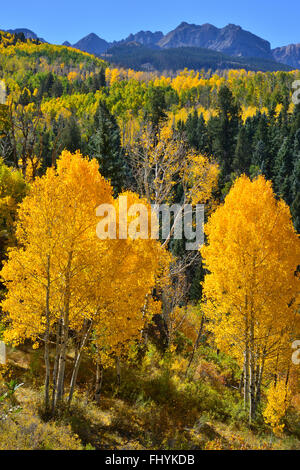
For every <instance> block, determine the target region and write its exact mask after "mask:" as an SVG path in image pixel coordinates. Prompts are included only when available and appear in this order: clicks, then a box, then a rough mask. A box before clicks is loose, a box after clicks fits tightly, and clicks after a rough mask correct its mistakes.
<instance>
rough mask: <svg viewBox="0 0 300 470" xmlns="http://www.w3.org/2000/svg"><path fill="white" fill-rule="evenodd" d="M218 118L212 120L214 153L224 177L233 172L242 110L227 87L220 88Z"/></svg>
mask: <svg viewBox="0 0 300 470" xmlns="http://www.w3.org/2000/svg"><path fill="white" fill-rule="evenodd" d="M217 110H218V117H217V118H212V119H210V124H209V128H210V134H211V138H212V142H213V149H212V150H213V152H214V154H215V155H216V157H217V158H218V160H219V162H220V164H221V165H222V169H223V177H224V176H225V177H226V176H228V175H229V174H230V173H231V171H232V161H233V156H234V150H235V142H236V136H237V133H238V127H239V120H240V108H239V105H238V104H237V103H236V102H235V100H234V97H233V95H232V92H231V91H230V90H229V88H228V87H227V86H226V85H223V86H222V87H221V88H220V91H219V93H218V100H217Z"/></svg>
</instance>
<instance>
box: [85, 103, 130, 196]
mask: <svg viewBox="0 0 300 470" xmlns="http://www.w3.org/2000/svg"><path fill="white" fill-rule="evenodd" d="M93 127H94V132H93V134H92V136H91V138H90V141H89V145H88V152H89V155H90V157H91V158H96V159H97V160H98V162H99V165H100V172H101V174H102V175H103V176H104V177H105V178H109V179H110V180H111V183H112V185H113V187H114V188H115V191H116V193H118V192H119V191H120V190H121V188H122V186H123V185H124V178H125V161H124V158H123V154H122V149H121V138H120V129H119V126H118V124H117V121H116V119H115V117H114V116H113V115H112V114H111V113H110V112H109V110H108V108H107V106H106V105H105V104H104V103H103V102H100V103H99V106H98V109H97V111H96V114H95V118H94V126H93Z"/></svg>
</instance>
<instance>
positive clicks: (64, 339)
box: [54, 252, 73, 408]
mask: <svg viewBox="0 0 300 470" xmlns="http://www.w3.org/2000/svg"><path fill="white" fill-rule="evenodd" d="M72 255H73V254H72V252H71V253H70V254H69V259H68V265H67V270H66V287H65V300H64V314H63V317H62V325H61V330H62V334H61V347H60V354H59V359H58V371H57V381H56V394H55V401H54V408H55V407H56V406H57V404H58V403H59V402H61V401H62V400H63V396H64V381H65V368H66V356H67V346H68V339H69V314H70V297H71V290H70V277H71V264H72Z"/></svg>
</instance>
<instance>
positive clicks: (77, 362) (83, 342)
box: [68, 322, 92, 405]
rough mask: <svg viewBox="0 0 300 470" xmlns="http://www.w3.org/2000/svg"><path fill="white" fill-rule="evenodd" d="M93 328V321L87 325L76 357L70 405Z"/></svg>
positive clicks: (71, 383)
mask: <svg viewBox="0 0 300 470" xmlns="http://www.w3.org/2000/svg"><path fill="white" fill-rule="evenodd" d="M91 329H92V322H90V323H89V324H88V325H87V329H86V332H85V333H84V335H83V338H82V341H81V344H80V346H79V350H78V352H77V356H76V358H75V362H74V367H73V372H72V377H71V382H70V393H69V398H68V404H69V405H70V404H71V401H72V398H73V394H74V390H75V385H76V381H77V376H78V371H79V367H80V362H81V358H82V353H83V350H84V348H85V346H86V343H87V341H88V338H89V335H90V332H91Z"/></svg>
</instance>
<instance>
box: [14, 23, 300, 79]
mask: <svg viewBox="0 0 300 470" xmlns="http://www.w3.org/2000/svg"><path fill="white" fill-rule="evenodd" d="M9 32H12V33H14V32H15V33H16V32H23V33H24V35H25V37H31V38H33V39H40V40H41V41H44V40H43V39H41V38H38V37H37V35H36V34H35V33H34V32H33V31H30V30H28V29H25V28H18V29H15V30H9ZM63 45H65V46H68V47H70V46H72V47H75V48H76V49H80V50H82V51H85V52H89V53H91V54H95V55H97V56H103V55H104V56H105V57H106V58H107V59H108V60H110V61H112V62H114V63H116V64H118V65H124V66H132V67H133V66H135V67H136V68H139V69H149V70H150V69H156V70H160V68H161V67H162V64H163V63H164V64H165V65H166V66H167V68H168V69H169V70H177V69H178V68H177V69H176V67H177V66H178V65H179V64H181V63H189V64H191V65H190V66H191V67H192V66H193V65H192V64H193V63H194V64H196V65H197V67H201V63H202V62H203V61H202V62H201V60H202V59H203V60H204V62H205V64H204V65H203V67H207V66H208V67H209V66H210V67H211V68H214V67H215V66H218V68H227V66H228V64H231V65H229V66H230V67H231V66H232V63H233V64H236V66H238V67H242V66H245V68H246V69H249V70H290V68H294V69H295V68H300V44H290V45H288V46H283V47H279V48H276V49H271V45H270V43H269V41H266V40H265V39H262V38H260V37H259V36H256V35H255V34H252V33H251V32H249V31H246V30H244V29H243V28H241V27H240V26H237V25H234V24H229V25H227V26H225V27H224V28H217V27H216V26H213V25H211V24H208V23H206V24H203V25H196V24H189V23H186V22H182V23H180V25H179V26H177V28H175V29H174V30H172V31H170V32H169V33H167V34H166V35H164V34H163V33H162V32H161V31H156V32H151V31H139V32H138V33H136V34H130V35H129V36H128V37H127V38H126V39H123V40H121V41H114V42H112V43H109V42H107V41H105V39H102V38H100V37H99V36H97V34H95V33H91V34H89V35H87V36H85V37H84V38H82V39H80V40H79V41H78V42H76V43H75V44H73V45H71V44H70V43H69V42H68V41H65V42H64V44H63ZM182 48H186V49H185V52H184V53H183V51H182ZM167 50H169V52H166V51H167ZM204 50H206V52H204ZM176 51H177V52H176ZM209 51H211V52H212V51H214V52H215V53H219V54H220V55H218V54H217V55H216V54H210V53H209ZM184 56H185V57H184ZM204 57H205V59H204ZM230 58H231V59H230ZM232 58H234V59H232ZM254 59H255V60H254ZM209 60H212V63H211V65H210V64H209ZM172 61H173V63H172ZM158 63H160V68H158V65H157V64H158ZM282 64H284V66H285V67H284V66H282ZM197 67H196V66H194V67H193V68H197ZM201 68H202V67H201Z"/></svg>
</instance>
